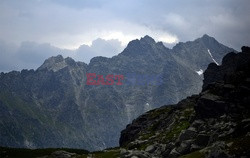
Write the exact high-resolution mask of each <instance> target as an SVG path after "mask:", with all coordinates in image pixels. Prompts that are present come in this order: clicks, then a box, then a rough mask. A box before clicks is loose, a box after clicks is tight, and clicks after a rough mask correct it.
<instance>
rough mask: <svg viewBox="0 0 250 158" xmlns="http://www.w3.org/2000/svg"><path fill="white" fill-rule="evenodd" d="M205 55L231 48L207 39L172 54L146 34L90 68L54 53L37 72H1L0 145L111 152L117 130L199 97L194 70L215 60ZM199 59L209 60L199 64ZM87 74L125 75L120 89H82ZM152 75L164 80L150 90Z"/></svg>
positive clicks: (98, 59) (97, 59)
mask: <svg viewBox="0 0 250 158" xmlns="http://www.w3.org/2000/svg"><path fill="white" fill-rule="evenodd" d="M197 41H198V42H197ZM214 46H216V47H215V48H213V47H214ZM177 48H178V49H177ZM200 48H202V49H201V51H199V50H200ZM221 48H223V49H221ZM207 49H210V50H211V53H212V55H213V56H216V54H217V53H219V52H220V53H222V54H226V53H228V51H231V50H232V49H230V48H227V47H225V46H223V45H222V44H219V43H218V42H217V41H216V40H215V39H214V38H212V37H209V36H207V35H206V36H205V37H202V38H201V39H198V40H195V41H192V42H187V43H180V44H178V45H177V46H176V48H174V49H168V48H166V47H165V46H164V45H163V44H162V43H161V42H155V41H154V39H152V38H151V37H149V36H145V37H144V38H141V39H140V40H134V41H131V42H130V43H129V44H128V46H127V47H126V48H125V49H124V51H123V52H122V53H120V54H119V55H117V56H114V57H112V58H105V57H95V58H93V59H92V60H91V62H90V63H89V65H87V64H84V63H82V62H75V61H74V60H73V59H71V58H65V59H64V58H63V57H62V56H60V55H59V56H56V57H51V58H49V59H47V60H46V61H45V62H44V64H43V65H41V67H39V68H38V69H37V70H36V71H34V70H29V71H28V70H23V71H21V72H15V71H13V72H10V73H1V75H0V108H1V109H3V110H1V112H0V117H1V119H0V120H1V122H0V124H1V129H0V133H1V141H0V142H1V143H0V145H1V146H14V147H31V148H32V147H74V148H85V149H89V150H100V149H103V148H106V147H111V146H116V145H118V140H119V136H120V134H119V133H120V131H121V130H122V129H124V127H125V126H126V125H127V124H128V123H130V122H131V121H132V120H133V119H134V118H136V117H137V116H139V115H140V114H142V113H144V112H146V111H148V110H151V109H153V108H157V107H159V106H161V105H164V104H174V103H177V102H178V101H179V100H181V99H183V98H185V97H186V96H188V95H191V94H195V93H196V94H197V93H199V92H200V91H201V84H202V79H203V77H202V75H199V74H197V72H196V71H197V70H198V68H203V67H205V66H206V65H208V64H209V63H210V62H211V61H212V58H211V56H210V55H209V54H208V51H207ZM217 49H218V50H217ZM219 50H221V51H219ZM193 53H194V54H193ZM196 53H200V54H198V55H199V56H201V54H202V53H204V54H206V55H204V56H202V58H196V55H197V54H196ZM214 58H215V60H218V61H219V60H221V58H222V56H218V57H214ZM194 61H195V62H194ZM194 63H195V65H194ZM87 73H96V74H97V75H104V76H106V75H108V74H114V75H115V74H118V75H124V77H125V79H124V81H123V83H124V84H123V85H119V86H118V85H113V86H107V85H100V86H93V85H86V78H87V77H86V74H87ZM157 75H159V76H161V79H162V80H157V81H156V82H155V85H151V84H147V82H146V81H145V80H146V79H147V77H149V78H150V77H151V78H152V77H155V76H157ZM131 76H132V77H131ZM143 77H144V78H143ZM145 78H146V79H145ZM10 131H11V132H10Z"/></svg>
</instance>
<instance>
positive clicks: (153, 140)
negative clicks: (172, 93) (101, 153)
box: [120, 47, 250, 158]
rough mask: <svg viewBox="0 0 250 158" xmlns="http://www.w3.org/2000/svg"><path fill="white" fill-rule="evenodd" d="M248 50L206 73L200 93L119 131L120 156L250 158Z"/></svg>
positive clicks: (246, 48) (249, 75)
mask: <svg viewBox="0 0 250 158" xmlns="http://www.w3.org/2000/svg"><path fill="white" fill-rule="evenodd" d="M249 104H250V48H249V47H242V52H241V53H238V54H235V53H229V54H227V55H226V56H225V57H224V58H223V61H222V65H221V66H218V65H216V64H214V63H211V64H210V65H209V66H208V68H207V70H206V71H205V73H204V85H203V89H202V92H201V93H200V94H199V95H193V96H191V97H188V98H186V99H184V100H182V101H180V102H179V103H178V104H176V105H170V106H169V105H168V106H163V107H161V108H158V109H155V110H152V111H149V112H147V113H145V114H144V115H141V116H140V117H138V118H137V119H135V120H134V121H133V122H132V123H131V124H129V125H128V126H127V127H126V129H125V130H123V131H122V132H121V137H120V146H121V147H122V148H124V149H122V150H121V157H133V156H136V157H143V158H146V157H192V158H193V157H210V158H212V157H219V158H221V157H223V158H224V157H249V156H250V105H249Z"/></svg>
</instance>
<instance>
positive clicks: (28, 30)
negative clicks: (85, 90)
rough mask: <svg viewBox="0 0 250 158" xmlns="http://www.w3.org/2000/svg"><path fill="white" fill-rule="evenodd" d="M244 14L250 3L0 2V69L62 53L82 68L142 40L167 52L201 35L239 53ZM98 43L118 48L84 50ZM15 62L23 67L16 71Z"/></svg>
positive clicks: (245, 39) (245, 33)
mask: <svg viewBox="0 0 250 158" xmlns="http://www.w3.org/2000/svg"><path fill="white" fill-rule="evenodd" d="M249 8H250V1H249V0H203V1H201V0H188V1H186V0H126V1H125V0H115V1H111V0H76V1H69V0H33V1H28V0H22V1H20V0H2V1H0V39H2V41H3V42H2V43H5V44H2V45H0V47H2V49H3V47H4V50H2V51H1V52H0V54H1V59H0V61H1V63H0V67H1V69H2V70H3V68H4V69H7V70H10V69H15V68H19V69H20V68H29V66H30V65H33V67H35V66H34V65H36V66H38V64H36V63H39V61H40V60H43V59H44V58H48V57H49V56H51V55H52V54H53V55H56V54H59V53H58V51H59V52H60V51H61V50H63V48H68V49H72V51H66V52H67V53H66V54H69V55H68V56H72V57H74V58H77V59H79V60H83V61H85V62H87V61H88V60H89V58H91V57H92V56H93V55H103V56H112V55H116V54H117V53H119V52H118V51H120V50H121V49H122V47H124V46H125V45H126V44H127V42H128V41H130V40H132V39H134V38H140V37H141V36H144V35H146V34H149V35H150V36H152V37H153V38H155V39H156V40H157V41H158V40H162V41H163V42H165V43H166V45H169V46H170V47H171V46H173V45H174V44H175V43H176V42H178V41H187V40H193V39H195V38H198V37H200V36H202V35H203V34H205V33H206V34H209V35H210V36H213V37H215V38H216V39H217V40H218V41H220V42H222V43H223V44H225V45H227V46H229V47H233V48H235V49H237V50H239V49H240V47H241V46H242V45H250V36H249V33H250V18H249V14H250V11H249ZM98 38H102V39H105V41H106V42H107V41H109V43H110V42H111V41H110V40H111V39H116V40H119V41H121V42H122V46H120V44H117V43H113V46H112V47H111V46H109V47H106V46H102V47H101V46H100V45H95V42H94V44H93V45H92V46H88V45H89V44H91V42H92V41H94V40H96V39H98ZM23 41H33V42H35V43H50V44H45V45H40V44H35V43H32V42H31V43H22V42H23ZM105 41H104V43H105ZM6 43H12V44H6ZM21 43H22V44H21ZM111 43H112V42H111ZM14 45H16V46H15V47H14ZM20 45H21V46H20ZM81 45H82V46H81ZM79 46H81V47H80V48H79V49H78V47H79ZM8 47H13V48H8ZM22 47H25V48H27V47H31V48H30V50H25V49H24V48H22ZM57 47H58V48H57ZM99 48H102V50H99ZM0 49H1V48H0ZM15 49H18V50H15ZM80 50H82V51H80ZM45 51H46V52H45ZM64 51H65V50H64ZM64 51H63V52H64ZM70 52H71V53H70ZM76 52H78V53H76ZM80 52H81V53H80ZM14 59H16V60H18V61H22V62H16V63H19V64H18V65H17V64H15V62H11V61H12V60H14ZM86 59H87V60H86ZM8 60H9V61H8ZM6 63H7V64H6ZM8 63H13V64H11V65H8ZM20 63H23V64H20ZM33 67H32V68H33ZM30 68H31V67H30Z"/></svg>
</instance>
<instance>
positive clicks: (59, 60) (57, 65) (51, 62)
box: [37, 55, 76, 72]
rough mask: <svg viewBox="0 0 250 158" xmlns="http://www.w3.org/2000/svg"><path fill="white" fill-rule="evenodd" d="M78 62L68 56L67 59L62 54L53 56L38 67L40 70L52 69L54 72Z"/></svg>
mask: <svg viewBox="0 0 250 158" xmlns="http://www.w3.org/2000/svg"><path fill="white" fill-rule="evenodd" d="M75 64H76V62H75V61H74V60H73V59H72V58H70V57H67V58H66V59H64V58H63V56H62V55H57V56H52V57H50V58H48V59H46V60H45V61H44V63H43V64H42V65H41V66H40V67H39V68H38V69H37V70H38V71H39V70H52V71H54V72H56V71H58V70H61V69H63V68H65V67H67V66H73V65H75Z"/></svg>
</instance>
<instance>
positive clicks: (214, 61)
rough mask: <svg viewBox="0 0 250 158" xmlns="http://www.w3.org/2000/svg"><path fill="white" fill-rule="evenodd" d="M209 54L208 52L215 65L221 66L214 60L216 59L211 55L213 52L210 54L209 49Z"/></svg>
mask: <svg viewBox="0 0 250 158" xmlns="http://www.w3.org/2000/svg"><path fill="white" fill-rule="evenodd" d="M207 52H208V54H209V55H210V57H211V58H212V60H213V61H214V63H215V64H216V65H219V64H218V62H217V61H216V60H215V59H214V57H213V55H212V54H211V52H210V50H209V49H207Z"/></svg>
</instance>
